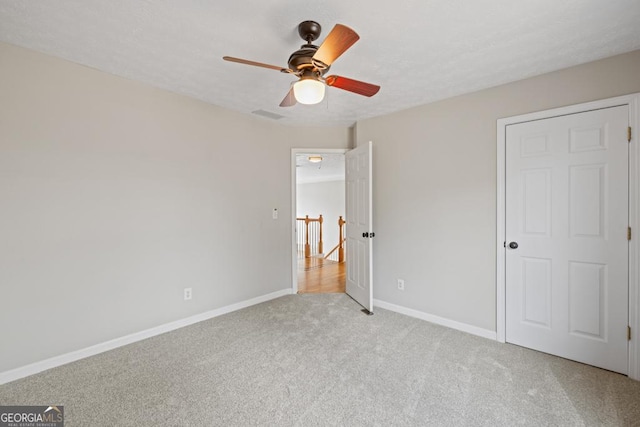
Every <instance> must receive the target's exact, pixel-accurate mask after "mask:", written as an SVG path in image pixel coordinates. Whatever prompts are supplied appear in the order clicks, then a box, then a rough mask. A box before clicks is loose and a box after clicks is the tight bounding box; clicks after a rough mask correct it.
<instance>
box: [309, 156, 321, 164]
mask: <svg viewBox="0 0 640 427" xmlns="http://www.w3.org/2000/svg"><path fill="white" fill-rule="evenodd" d="M309 161H310V162H311V163H320V162H321V161H322V156H309Z"/></svg>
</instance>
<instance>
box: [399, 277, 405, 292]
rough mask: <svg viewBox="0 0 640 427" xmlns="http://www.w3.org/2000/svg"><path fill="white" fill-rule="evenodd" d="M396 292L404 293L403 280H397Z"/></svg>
mask: <svg viewBox="0 0 640 427" xmlns="http://www.w3.org/2000/svg"><path fill="white" fill-rule="evenodd" d="M398 290H399V291H404V280H402V279H398Z"/></svg>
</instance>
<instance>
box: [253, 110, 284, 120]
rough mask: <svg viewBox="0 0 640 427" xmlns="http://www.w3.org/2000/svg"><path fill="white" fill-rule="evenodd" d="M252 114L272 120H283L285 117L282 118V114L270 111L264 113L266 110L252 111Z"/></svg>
mask: <svg viewBox="0 0 640 427" xmlns="http://www.w3.org/2000/svg"><path fill="white" fill-rule="evenodd" d="M251 113H253V114H255V115H257V116H262V117H266V118H268V119H271V120H280V119H281V118H283V117H284V116H281V115H280V114H276V113H272V112H270V111H264V110H256V111H252V112H251Z"/></svg>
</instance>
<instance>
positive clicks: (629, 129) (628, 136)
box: [627, 126, 631, 142]
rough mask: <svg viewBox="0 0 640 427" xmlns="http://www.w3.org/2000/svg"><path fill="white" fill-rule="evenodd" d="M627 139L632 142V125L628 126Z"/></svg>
mask: <svg viewBox="0 0 640 427" xmlns="http://www.w3.org/2000/svg"><path fill="white" fill-rule="evenodd" d="M627 141H628V142H631V126H629V127H628V128H627Z"/></svg>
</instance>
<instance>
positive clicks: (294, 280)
mask: <svg viewBox="0 0 640 427" xmlns="http://www.w3.org/2000/svg"><path fill="white" fill-rule="evenodd" d="M349 150H350V148H292V149H291V226H292V230H291V248H292V254H291V293H293V294H297V293H298V246H297V245H298V242H297V239H296V216H297V212H296V210H297V194H296V191H297V186H298V185H297V184H298V182H297V180H298V178H297V174H296V156H297V155H299V154H309V155H313V154H346V153H347V151H349Z"/></svg>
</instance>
